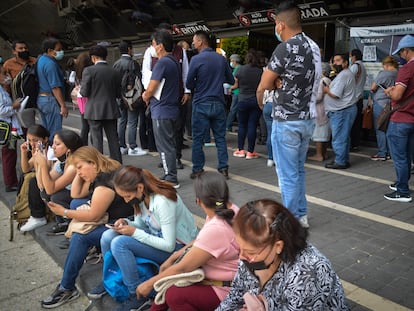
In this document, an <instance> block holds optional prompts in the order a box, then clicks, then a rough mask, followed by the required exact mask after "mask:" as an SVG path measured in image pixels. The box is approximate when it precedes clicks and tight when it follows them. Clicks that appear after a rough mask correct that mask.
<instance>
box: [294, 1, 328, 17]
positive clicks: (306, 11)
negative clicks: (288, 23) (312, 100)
mask: <svg viewBox="0 0 414 311" xmlns="http://www.w3.org/2000/svg"><path fill="white" fill-rule="evenodd" d="M298 7H299V9H300V17H301V18H302V20H307V19H314V18H321V17H327V16H329V13H328V8H327V7H326V4H325V2H324V1H318V2H312V3H306V4H299V5H298Z"/></svg>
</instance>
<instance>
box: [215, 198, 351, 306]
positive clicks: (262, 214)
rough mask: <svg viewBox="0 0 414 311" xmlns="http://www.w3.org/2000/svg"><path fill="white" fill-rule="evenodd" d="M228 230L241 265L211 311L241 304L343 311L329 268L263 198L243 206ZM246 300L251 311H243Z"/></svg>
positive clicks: (284, 212)
mask: <svg viewBox="0 0 414 311" xmlns="http://www.w3.org/2000/svg"><path fill="white" fill-rule="evenodd" d="M233 229H234V231H235V234H236V240H237V242H238V243H239V246H240V259H241V262H240V263H239V269H238V271H237V274H236V276H235V278H234V281H233V285H232V288H231V290H230V293H229V295H228V296H227V297H226V299H225V300H224V301H223V302H222V303H221V304H220V306H219V307H218V308H217V309H216V310H217V311H225V310H228V311H234V310H240V309H241V308H242V307H243V306H244V305H245V304H246V305H247V310H255V311H261V310H272V311H275V310H312V311H315V310H320V311H325V310H335V311H338V310H348V307H347V305H346V302H345V295H344V290H343V288H342V285H341V281H340V279H339V277H338V276H337V274H336V273H335V271H334V270H333V268H332V265H331V263H330V262H329V260H328V259H327V258H326V257H325V256H324V255H323V254H321V253H320V252H319V250H317V249H316V248H315V247H314V246H313V245H311V244H309V243H308V242H307V241H306V239H307V231H306V229H304V228H303V227H302V226H301V225H300V223H299V221H298V220H297V219H296V218H295V217H294V216H293V215H292V214H291V212H290V211H289V210H288V209H286V208H285V207H283V206H282V205H281V204H280V203H277V202H275V201H273V200H267V199H263V200H258V201H253V202H249V203H247V204H246V205H244V206H243V207H241V208H240V211H239V213H238V214H237V215H236V217H235V220H234V225H233ZM310 293H311V294H310ZM252 301H253V302H254V304H255V307H253V308H249V304H251V302H252ZM265 306H267V308H266V307H265ZM243 310H246V307H245V309H243Z"/></svg>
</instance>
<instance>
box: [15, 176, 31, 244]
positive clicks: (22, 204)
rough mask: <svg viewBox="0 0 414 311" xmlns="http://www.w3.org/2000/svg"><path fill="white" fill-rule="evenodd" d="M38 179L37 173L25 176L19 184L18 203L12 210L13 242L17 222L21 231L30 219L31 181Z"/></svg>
mask: <svg viewBox="0 0 414 311" xmlns="http://www.w3.org/2000/svg"><path fill="white" fill-rule="evenodd" d="M35 177H36V173H35V172H30V173H26V174H24V175H23V176H22V177H21V179H20V182H19V192H18V194H17V197H16V202H15V204H14V206H13V207H12V208H11V210H10V239H9V241H13V233H14V222H13V221H16V222H17V229H20V227H21V226H23V225H24V224H25V223H26V221H27V220H28V219H29V217H30V208H29V181H30V180H31V179H32V178H35Z"/></svg>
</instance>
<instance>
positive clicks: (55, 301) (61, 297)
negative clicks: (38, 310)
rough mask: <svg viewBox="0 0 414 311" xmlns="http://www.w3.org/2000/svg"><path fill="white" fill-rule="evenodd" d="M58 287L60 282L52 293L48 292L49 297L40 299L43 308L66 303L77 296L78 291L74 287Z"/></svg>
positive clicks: (51, 307)
mask: <svg viewBox="0 0 414 311" xmlns="http://www.w3.org/2000/svg"><path fill="white" fill-rule="evenodd" d="M59 287H60V284H59V285H58V286H57V287H56V289H55V291H54V292H53V293H52V294H50V296H49V297H47V298H45V299H43V300H42V301H41V305H42V307H43V308H45V309H53V308H56V307H59V306H61V305H63V304H65V303H67V302H68V301H72V300H75V299H76V298H79V291H78V289H77V288H76V287H75V289H72V290H63V289H59Z"/></svg>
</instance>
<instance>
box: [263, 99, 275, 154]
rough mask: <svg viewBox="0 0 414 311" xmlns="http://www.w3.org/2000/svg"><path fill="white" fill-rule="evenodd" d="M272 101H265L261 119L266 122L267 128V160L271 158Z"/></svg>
mask: <svg viewBox="0 0 414 311" xmlns="http://www.w3.org/2000/svg"><path fill="white" fill-rule="evenodd" d="M272 105H273V104H272V103H271V102H267V103H266V104H265V105H264V107H263V119H264V120H265V122H266V129H267V140H266V147H267V158H268V159H269V160H273V151H272V123H273V118H272Z"/></svg>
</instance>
